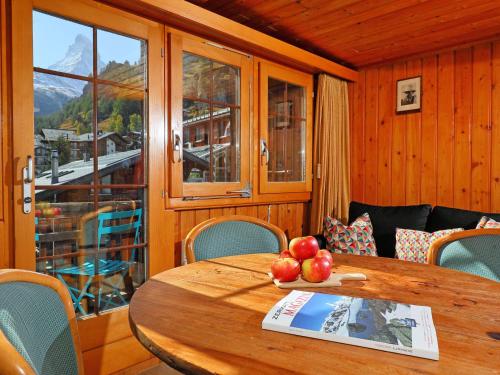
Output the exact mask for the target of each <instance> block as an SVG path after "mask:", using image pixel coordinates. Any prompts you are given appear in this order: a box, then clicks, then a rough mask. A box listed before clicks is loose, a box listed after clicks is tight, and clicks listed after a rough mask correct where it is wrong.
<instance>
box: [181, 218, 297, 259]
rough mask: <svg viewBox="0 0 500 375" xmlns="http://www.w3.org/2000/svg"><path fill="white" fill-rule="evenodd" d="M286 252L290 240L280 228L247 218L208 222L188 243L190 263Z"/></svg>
mask: <svg viewBox="0 0 500 375" xmlns="http://www.w3.org/2000/svg"><path fill="white" fill-rule="evenodd" d="M286 248H287V239H286V236H285V233H284V232H283V231H282V230H281V229H280V228H278V227H277V226H275V225H273V224H270V223H268V222H266V221H264V220H261V219H257V218H255V217H250V216H243V215H231V216H221V217H216V218H213V219H209V220H207V221H204V222H202V223H200V224H198V225H197V226H195V227H194V228H193V229H191V231H190V232H189V233H188V234H187V236H186V239H185V241H184V251H185V254H186V257H187V262H188V263H193V262H195V261H198V260H205V259H210V258H218V257H223V256H229V255H241V254H253V253H272V252H280V251H282V250H284V249H286Z"/></svg>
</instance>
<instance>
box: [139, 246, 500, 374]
mask: <svg viewBox="0 0 500 375" xmlns="http://www.w3.org/2000/svg"><path fill="white" fill-rule="evenodd" d="M274 258H276V255H271V254H253V255H244V256H234V257H226V258H218V259H212V260H208V261H201V262H197V263H193V264H189V265H187V266H184V267H179V268H175V269H171V270H169V271H166V272H163V273H161V274H158V275H156V276H154V277H152V278H151V279H150V280H149V281H147V282H146V283H145V284H144V285H143V286H141V287H140V288H139V289H138V290H137V292H136V293H135V294H134V296H133V298H132V301H131V303H130V323H131V326H132V329H133V331H134V333H135V335H136V337H137V338H138V339H139V340H140V341H141V342H142V344H143V345H144V346H145V347H146V348H148V349H149V350H150V351H151V352H152V353H154V354H155V355H156V356H158V357H159V358H160V359H161V360H163V361H164V362H166V363H167V364H168V365H170V366H172V367H174V368H176V369H178V370H180V371H182V372H186V373H218V374H245V373H251V374H292V373H296V374H298V373H304V374H327V373H360V374H378V373H384V374H386V373H396V372H397V373H405V372H412V371H416V372H420V373H440V374H444V373H447V374H451V373H452V374H462V373H463V374H482V373H484V374H492V373H499V372H498V371H499V370H500V341H499V336H500V283H497V282H494V281H490V280H488V279H484V278H480V277H476V276H473V275H469V274H465V273H460V272H456V271H452V270H448V269H444V268H440V267H437V266H433V265H425V264H416V263H409V262H403V261H399V260H395V259H387V258H376V257H363V256H352V255H335V256H334V263H335V264H334V272H341V273H348V272H362V273H364V274H365V275H366V276H367V277H368V280H366V281H344V282H343V285H342V286H340V287H332V288H322V289H313V288H311V289H308V290H312V291H321V292H324V293H331V294H340V295H348V296H356V297H365V298H380V299H388V300H394V301H398V302H403V303H409V304H418V305H426V306H431V307H432V315H433V319H434V324H435V325H436V331H437V337H438V343H439V352H440V359H439V361H433V360H428V359H422V358H416V357H410V356H405V355H401V354H394V353H388V352H382V351H378V350H373V349H367V348H362V347H357V346H352V345H345V344H338V343H334V342H329V341H323V340H316V339H311V338H306V337H302V336H294V335H288V334H283V333H278V332H273V331H266V330H263V329H262V328H261V323H262V320H263V319H264V316H265V315H266V313H267V312H268V310H269V309H270V308H271V307H272V306H273V305H274V304H275V303H276V302H277V301H278V300H279V299H281V298H282V297H284V296H285V295H286V294H288V293H289V292H290V290H283V289H278V288H277V287H276V286H274V284H273V283H272V282H271V281H270V279H269V277H268V276H267V272H268V271H269V268H270V263H271V261H272V260H273V259H274Z"/></svg>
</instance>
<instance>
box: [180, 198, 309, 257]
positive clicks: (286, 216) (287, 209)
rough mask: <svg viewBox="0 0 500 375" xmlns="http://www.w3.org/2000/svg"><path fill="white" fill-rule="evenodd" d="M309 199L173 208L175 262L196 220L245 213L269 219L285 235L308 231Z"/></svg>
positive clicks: (291, 235) (290, 237)
mask: <svg viewBox="0 0 500 375" xmlns="http://www.w3.org/2000/svg"><path fill="white" fill-rule="evenodd" d="M308 207H309V204H308V203H302V202H299V203H272V204H264V205H253V206H239V207H224V208H207V209H196V210H184V211H176V212H175V263H176V265H180V262H181V249H182V240H183V239H184V238H185V237H186V235H187V234H188V232H189V231H190V230H191V229H192V228H193V227H194V226H195V225H197V224H199V223H201V222H203V221H205V220H208V219H210V218H213V217H218V216H227V215H246V216H252V217H257V218H260V219H262V220H266V221H267V220H268V219H269V221H270V222H271V223H272V224H274V225H277V226H278V227H280V228H281V229H282V230H283V231H284V232H285V234H286V235H287V237H288V239H292V238H294V237H298V236H301V235H302V234H303V233H304V234H305V233H307V230H308V227H309V224H308Z"/></svg>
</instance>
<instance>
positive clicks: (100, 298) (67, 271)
mask: <svg viewBox="0 0 500 375" xmlns="http://www.w3.org/2000/svg"><path fill="white" fill-rule="evenodd" d="M116 221H118V224H115V223H114V222H116ZM93 224H94V223H93V222H89V223H88V224H87V225H88V226H89V227H92V225H93ZM141 225H142V208H137V209H134V210H129V211H117V212H100V213H98V215H97V253H96V255H95V256H94V257H90V258H88V259H86V260H85V261H84V262H83V263H82V264H80V265H76V266H70V267H64V268H60V269H57V270H56V274H57V277H58V278H59V280H61V281H62V282H63V283H64V284H65V285H66V287H67V288H68V290H69V292H70V295H71V299H72V300H73V304H74V307H75V311H79V312H80V313H81V314H83V315H86V314H87V313H88V312H87V311H85V309H84V307H83V306H82V301H83V299H84V298H90V299H93V300H96V303H97V306H98V307H99V308H101V303H103V306H102V309H106V308H107V307H108V306H109V305H111V306H112V307H119V306H123V305H125V304H127V300H126V299H125V298H124V297H123V295H122V293H121V288H120V286H119V285H118V284H119V283H120V282H121V281H122V280H124V279H125V278H126V276H127V275H128V273H129V269H130V266H131V265H132V264H133V262H134V259H135V257H136V249H132V251H131V257H130V258H131V260H122V259H108V256H107V255H108V254H106V253H104V254H102V253H101V247H103V244H106V243H107V242H109V240H110V238H111V237H110V236H112V235H118V234H134V243H133V244H134V245H137V244H139V237H140V228H141ZM84 230H85V228H84ZM87 230H88V229H87ZM90 232H91V231H90ZM84 236H85V234H84ZM116 274H120V275H121V278H119V279H118V280H115V281H110V282H106V281H104V280H106V279H109V278H110V277H111V276H113V275H116ZM64 276H79V277H85V278H86V281H85V284H84V285H83V287H82V288H81V289H80V288H79V287H73V286H71V285H68V283H67V282H66V280H65V279H64ZM96 277H100V278H101V279H102V281H100V283H99V289H98V293H97V299H96V296H95V294H93V293H91V292H90V287H91V286H92V283H93V282H94V281H95V279H96ZM103 285H105V286H108V287H110V289H111V293H110V294H109V295H107V294H103V292H102V286H103ZM115 298H117V299H118V300H119V302H115V301H114V299H115Z"/></svg>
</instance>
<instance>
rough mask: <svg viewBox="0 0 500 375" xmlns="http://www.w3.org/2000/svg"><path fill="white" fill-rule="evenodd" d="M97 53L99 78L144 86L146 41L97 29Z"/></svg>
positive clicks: (138, 86) (139, 86)
mask: <svg viewBox="0 0 500 375" xmlns="http://www.w3.org/2000/svg"><path fill="white" fill-rule="evenodd" d="M97 53H98V56H99V61H98V70H99V78H100V79H105V80H108V81H114V82H120V83H122V84H126V85H130V86H135V87H137V88H144V85H145V81H146V79H145V76H146V56H147V47H146V42H144V41H142V40H139V39H134V38H130V37H127V36H123V35H119V34H115V33H111V32H108V31H104V30H97Z"/></svg>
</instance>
